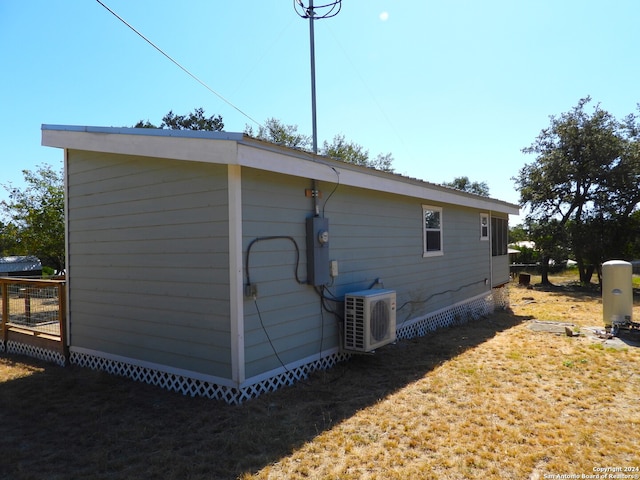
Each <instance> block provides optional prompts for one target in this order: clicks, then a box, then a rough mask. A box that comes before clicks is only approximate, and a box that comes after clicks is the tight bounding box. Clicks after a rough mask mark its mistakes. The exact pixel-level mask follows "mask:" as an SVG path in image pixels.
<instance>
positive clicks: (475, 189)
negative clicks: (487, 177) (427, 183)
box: [442, 177, 489, 197]
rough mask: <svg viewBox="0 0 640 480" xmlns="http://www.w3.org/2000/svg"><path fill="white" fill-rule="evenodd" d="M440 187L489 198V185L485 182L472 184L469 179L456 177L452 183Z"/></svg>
mask: <svg viewBox="0 0 640 480" xmlns="http://www.w3.org/2000/svg"><path fill="white" fill-rule="evenodd" d="M442 185H444V186H445V187H450V188H455V189H456V190H460V191H462V192H467V193H474V194H476V195H480V196H483V197H488V196H489V185H488V184H487V182H472V181H471V180H469V177H456V178H454V179H453V181H452V182H445V183H443V184H442Z"/></svg>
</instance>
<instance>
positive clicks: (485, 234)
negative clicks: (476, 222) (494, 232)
mask: <svg viewBox="0 0 640 480" xmlns="http://www.w3.org/2000/svg"><path fill="white" fill-rule="evenodd" d="M480 240H483V241H488V240H489V214H488V213H481V214H480Z"/></svg>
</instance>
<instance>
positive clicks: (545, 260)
mask: <svg viewBox="0 0 640 480" xmlns="http://www.w3.org/2000/svg"><path fill="white" fill-rule="evenodd" d="M540 274H541V276H542V279H541V280H540V283H541V284H542V285H551V282H550V281H549V257H548V256H546V255H545V256H543V257H542V262H540Z"/></svg>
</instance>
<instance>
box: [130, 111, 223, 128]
mask: <svg viewBox="0 0 640 480" xmlns="http://www.w3.org/2000/svg"><path fill="white" fill-rule="evenodd" d="M134 128H166V129H169V130H207V131H214V132H219V131H222V130H223V129H224V123H223V121H222V117H221V116H220V115H211V116H210V117H206V116H205V114H204V109H202V108H196V109H194V111H193V112H190V113H188V114H187V115H176V114H175V113H173V110H170V111H169V113H167V114H166V115H165V116H164V117H162V123H161V124H160V126H159V127H156V126H155V125H153V124H152V123H150V122H149V120H140V121H139V122H138V123H136V124H135V125H134Z"/></svg>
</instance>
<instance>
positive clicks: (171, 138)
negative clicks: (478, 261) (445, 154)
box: [42, 125, 519, 215]
mask: <svg viewBox="0 0 640 480" xmlns="http://www.w3.org/2000/svg"><path fill="white" fill-rule="evenodd" d="M42 145H44V146H49V147H58V148H65V149H73V150H88V151H94V152H104V153H117V154H122V155H140V156H145V157H157V158H170V159H176V160H188V161H196V162H208V163H218V164H226V165H233V164H236V165H240V166H243V167H251V168H257V169H260V170H267V171H271V172H276V173H282V174H286V175H293V176H297V177H303V178H311V179H315V180H318V181H323V182H330V183H332V184H335V183H336V182H337V179H338V176H337V174H339V176H340V184H341V185H349V186H353V187H360V188H366V189H368V190H377V191H380V192H386V193H393V194H396V195H406V196H410V197H414V198H419V199H421V200H424V201H430V202H440V203H446V204H452V205H461V206H465V207H470V208H477V209H483V210H493V211H496V212H501V213H506V214H511V215H518V214H519V207H518V206H517V205H513V204H510V203H507V202H502V201H499V200H494V199H491V198H484V197H478V196H475V195H474V196H472V195H467V194H464V193H461V192H456V191H455V190H453V189H450V188H445V187H440V186H438V185H434V184H429V183H428V182H423V181H419V180H413V179H408V178H405V177H401V176H394V175H392V174H387V173H384V172H377V171H374V170H371V169H366V168H364V167H356V166H352V165H348V164H345V163H342V162H338V161H332V160H330V159H326V158H323V157H319V156H314V155H311V154H308V153H305V152H299V151H296V150H294V149H290V148H284V147H279V146H277V145H272V144H269V143H267V142H261V141H258V140H255V139H251V138H247V137H245V136H244V135H243V134H240V133H226V132H193V131H172V130H160V129H144V128H142V129H141V128H106V127H74V126H59V125H43V126H42Z"/></svg>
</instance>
